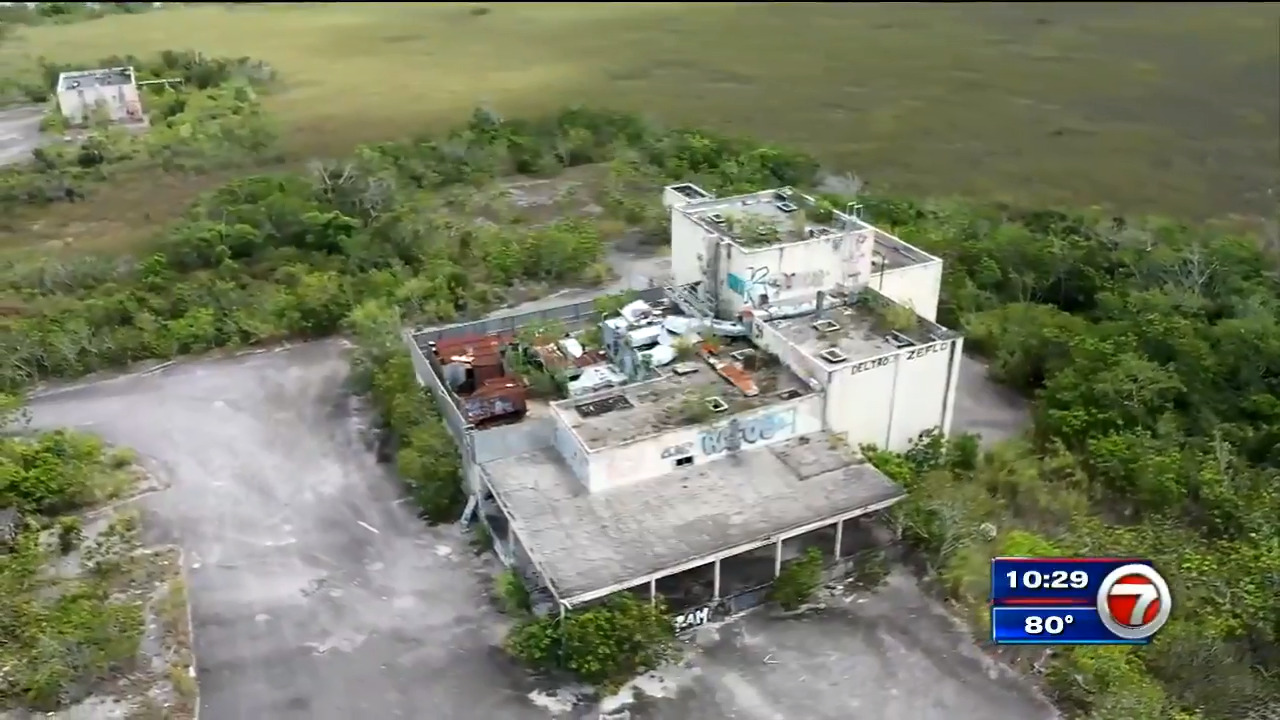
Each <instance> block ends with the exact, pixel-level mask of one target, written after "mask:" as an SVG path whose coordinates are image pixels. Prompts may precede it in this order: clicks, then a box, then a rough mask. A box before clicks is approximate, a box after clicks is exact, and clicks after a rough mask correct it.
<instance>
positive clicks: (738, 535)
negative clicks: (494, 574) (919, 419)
mask: <svg viewBox="0 0 1280 720" xmlns="http://www.w3.org/2000/svg"><path fill="white" fill-rule="evenodd" d="M481 468H482V470H483V471H484V473H485V475H486V476H487V478H488V481H489V484H490V487H491V489H492V490H493V492H494V494H495V495H496V496H497V498H498V501H499V503H501V505H502V507H503V508H504V509H505V510H506V512H507V514H508V517H509V519H510V520H511V524H512V527H513V528H514V529H515V531H516V534H517V535H519V537H520V540H521V542H522V543H523V544H524V547H525V549H526V550H527V551H528V552H529V555H530V557H531V558H532V559H533V561H534V562H535V563H536V564H537V565H538V566H539V567H540V568H541V569H542V571H543V572H544V573H545V574H546V575H547V577H546V578H544V579H545V580H546V581H547V582H548V583H549V584H550V585H551V587H552V589H553V590H555V592H556V594H557V595H559V597H560V598H561V599H563V600H565V601H569V602H572V601H573V599H574V598H575V597H577V596H579V595H582V594H584V593H590V592H593V591H598V590H601V589H604V588H608V587H610V586H615V585H623V584H630V583H634V582H636V581H637V580H639V579H641V578H644V577H645V576H646V575H650V574H653V573H658V572H661V571H663V570H665V569H667V568H670V567H673V566H675V565H678V564H680V563H683V562H687V561H689V560H693V559H697V558H702V557H706V556H709V555H712V554H715V553H718V552H722V551H727V550H731V549H732V548H735V547H738V546H743V545H747V544H750V543H753V542H760V541H763V540H766V539H767V538H770V537H772V536H775V535H778V534H782V533H785V532H787V531H788V530H791V529H793V528H798V527H801V526H804V525H807V524H810V523H815V522H820V521H823V520H827V519H830V520H832V521H834V520H835V519H837V518H840V517H848V516H851V515H855V514H861V513H864V512H871V511H874V510H877V509H880V508H882V507H886V506H887V505H890V504H892V503H894V502H897V501H898V500H900V499H901V498H902V497H904V496H905V494H906V493H905V492H904V491H903V489H902V488H901V487H899V486H898V485H897V484H896V483H894V482H893V481H892V480H890V479H889V478H888V477H886V476H885V475H884V474H883V473H881V472H880V471H879V470H877V469H875V468H874V467H873V466H871V465H870V464H868V463H866V462H865V461H863V460H861V459H860V458H856V457H854V456H853V454H852V451H851V450H849V449H848V448H847V447H846V446H844V445H843V444H841V443H838V442H835V441H834V440H833V439H831V438H830V437H828V436H826V435H825V434H817V435H807V436H801V437H797V438H792V439H790V440H786V441H783V442H780V443H777V444H775V445H771V446H768V447H766V448H762V449H758V450H748V451H743V452H738V453H732V454H730V455H728V456H726V457H725V458H723V459H720V460H715V461H713V462H709V463H704V464H700V465H693V466H690V467H687V468H681V469H679V470H677V471H675V472H672V473H670V474H668V475H664V476H662V477H659V478H654V479H652V480H648V481H645V482H641V483H635V484H632V485H627V486H623V487H620V488H616V489H613V490H606V491H604V492H597V493H588V492H587V491H586V490H585V489H584V488H583V487H582V484H581V483H580V482H579V481H578V480H577V479H576V478H574V476H573V473H572V472H571V471H570V470H569V468H568V467H567V466H566V465H565V463H564V460H563V459H562V458H561V457H560V456H559V454H558V453H557V452H556V451H555V449H554V448H545V449H541V450H535V451H533V452H528V453H525V454H523V455H516V456H514V457H509V458H503V459H501V460H495V461H493V462H489V463H484V464H482V465H481Z"/></svg>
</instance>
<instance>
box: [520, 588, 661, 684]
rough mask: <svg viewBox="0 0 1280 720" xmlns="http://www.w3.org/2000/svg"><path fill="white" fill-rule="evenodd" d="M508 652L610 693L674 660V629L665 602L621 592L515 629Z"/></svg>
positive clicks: (530, 620)
mask: <svg viewBox="0 0 1280 720" xmlns="http://www.w3.org/2000/svg"><path fill="white" fill-rule="evenodd" d="M506 648H507V650H508V651H509V652H510V653H511V654H512V655H513V656H515V657H516V658H518V659H519V660H521V661H522V662H524V663H525V664H527V665H529V666H530V667H532V668H535V669H539V670H548V671H562V672H567V673H569V674H571V675H573V676H575V677H577V678H578V679H580V680H582V681H584V682H587V683H591V684H593V685H596V686H598V687H601V688H603V689H606V690H607V689H613V688H616V687H617V686H618V685H620V684H622V683H623V682H626V681H627V680H629V679H630V678H632V677H634V676H635V675H637V674H639V673H642V672H645V671H646V670H651V669H653V668H655V667H658V666H659V665H661V664H662V663H664V662H666V661H667V660H669V659H670V658H671V657H672V655H673V653H674V651H675V629H674V626H673V625H672V624H671V618H669V617H668V616H667V612H666V607H665V606H664V605H663V604H662V603H656V604H651V603H649V602H646V601H642V600H639V599H637V598H636V597H635V596H633V595H631V594H629V593H621V594H618V595H615V596H613V597H612V598H610V599H609V600H608V601H607V602H605V603H604V604H602V605H596V606H593V607H589V608H583V609H581V610H574V611H571V612H569V613H567V614H566V615H565V616H564V618H563V619H561V617H560V616H558V615H549V616H547V617H542V618H529V619H527V620H525V621H524V622H522V623H520V624H519V625H517V626H516V627H515V628H513V629H512V631H511V633H510V634H509V635H508V636H507V639H506Z"/></svg>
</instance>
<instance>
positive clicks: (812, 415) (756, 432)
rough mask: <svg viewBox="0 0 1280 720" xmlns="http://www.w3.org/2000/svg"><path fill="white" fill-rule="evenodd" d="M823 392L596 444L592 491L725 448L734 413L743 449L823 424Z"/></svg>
mask: <svg viewBox="0 0 1280 720" xmlns="http://www.w3.org/2000/svg"><path fill="white" fill-rule="evenodd" d="M822 407H823V402H822V396H821V395H806V396H805V397H801V398H796V399H795V400H789V401H785V402H779V403H777V404H775V405H770V406H768V407H765V408H759V409H756V410H752V411H750V412H746V413H739V414H738V415H736V416H723V417H717V419H716V422H715V423H713V424H710V425H702V426H696V427H689V428H679V429H677V430H672V431H670V432H666V433H663V434H661V435H655V436H652V437H648V438H642V439H640V440H636V441H635V442H631V443H627V444H625V445H619V446H617V447H612V448H606V449H602V450H596V451H595V452H592V453H591V454H590V455H589V456H588V457H589V463H590V469H591V483H590V490H591V492H600V491H602V490H608V489H610V488H615V487H619V486H622V485H628V484H631V483H634V482H640V481H643V480H649V479H651V478H655V477H660V476H662V475H666V474H667V473H670V472H673V471H674V470H676V469H677V468H678V467H679V466H677V465H676V459H677V458H680V457H692V458H693V464H694V465H698V464H701V463H705V462H710V461H712V460H716V459H719V458H720V457H722V456H723V455H724V454H725V449H724V439H725V434H726V433H727V428H728V425H729V421H730V419H731V418H733V417H736V418H737V420H738V422H739V432H740V433H741V437H742V449H743V450H751V449H753V448H761V447H765V446H768V445H772V444H774V443H777V442H781V441H783V440H786V439H788V438H791V437H795V436H797V435H805V434H808V433H815V432H819V431H821V430H822V428H823V421H822Z"/></svg>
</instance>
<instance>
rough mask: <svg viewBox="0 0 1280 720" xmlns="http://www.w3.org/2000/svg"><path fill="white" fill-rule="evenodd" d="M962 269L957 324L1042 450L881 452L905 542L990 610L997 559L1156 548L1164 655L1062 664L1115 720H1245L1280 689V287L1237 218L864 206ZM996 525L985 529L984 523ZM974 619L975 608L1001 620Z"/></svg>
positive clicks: (1075, 686)
mask: <svg viewBox="0 0 1280 720" xmlns="http://www.w3.org/2000/svg"><path fill="white" fill-rule="evenodd" d="M868 206H869V209H870V210H871V212H872V214H873V216H874V217H875V219H876V220H878V221H879V222H881V223H883V224H885V225H888V226H890V227H893V228H895V229H897V230H898V231H899V232H900V233H901V234H902V235H903V237H904V238H905V239H907V240H908V241H910V242H913V243H915V244H918V245H920V246H921V247H924V248H926V249H928V250H931V251H933V252H935V253H938V254H940V255H941V256H943V257H944V258H945V259H946V262H947V269H948V272H947V276H946V280H945V292H944V295H945V299H944V307H943V309H942V315H943V318H944V319H945V320H947V321H948V322H951V323H953V324H957V325H959V326H962V327H964V328H965V330H966V331H967V333H968V334H969V338H970V342H971V344H972V346H974V347H976V348H977V349H979V350H980V351H982V352H983V353H984V354H986V355H987V356H988V357H990V358H991V360H992V368H993V371H994V372H995V374H996V375H997V377H999V378H1000V379H1002V380H1004V381H1005V382H1007V383H1009V384H1010V385H1012V386H1014V387H1017V388H1019V389H1021V390H1023V391H1025V392H1027V393H1029V394H1032V395H1033V396H1034V397H1035V399H1036V403H1035V409H1036V412H1035V427H1034V431H1033V433H1032V435H1031V437H1030V438H1029V439H1028V440H1027V441H1026V442H1025V443H1019V444H1013V445H1011V446H1009V447H1005V448H1003V449H1001V450H1000V451H998V452H995V453H991V454H989V455H987V456H983V457H979V456H978V455H977V454H976V453H975V452H974V451H973V447H974V446H973V444H972V443H965V442H959V443H953V444H952V446H951V447H947V446H946V444H944V443H941V442H940V441H937V440H936V439H935V440H932V441H929V442H925V443H923V444H922V445H921V446H920V447H919V448H917V450H915V451H913V452H911V453H908V454H907V455H906V457H905V458H884V457H882V458H881V460H882V462H884V463H887V467H891V468H894V469H895V470H896V471H897V474H898V475H899V477H900V478H902V479H903V480H904V481H905V482H907V483H908V484H909V486H910V487H911V488H912V490H913V493H912V496H911V498H910V500H909V502H908V503H907V505H906V506H905V507H903V508H902V509H901V513H900V517H899V520H900V522H901V523H902V525H901V527H902V530H903V533H904V535H905V536H906V537H907V538H908V539H909V540H910V541H911V542H913V543H914V544H915V545H916V546H918V547H920V548H921V549H922V550H924V551H925V553H926V554H927V555H928V557H929V558H930V560H931V561H932V564H933V566H934V567H935V568H936V569H937V570H938V571H939V572H940V573H941V574H942V576H943V577H944V578H945V579H946V580H947V583H948V587H949V588H950V590H951V592H952V593H953V594H954V595H955V596H956V597H957V598H958V599H961V600H963V601H965V602H967V603H969V604H970V606H971V607H973V608H979V607H985V599H986V597H987V591H988V588H987V580H986V579H985V578H984V577H982V573H984V572H986V571H985V568H986V563H987V561H988V560H989V558H990V557H992V556H994V555H999V554H1004V555H1019V554H1023V555H1072V554H1080V555H1088V554H1096V555H1131V556H1137V557H1142V556H1145V557H1150V558H1152V559H1154V560H1156V562H1157V563H1158V564H1159V567H1160V568H1161V570H1162V571H1163V572H1164V573H1165V574H1166V576H1167V577H1169V578H1171V583H1172V587H1173V591H1174V594H1175V598H1176V599H1177V601H1178V605H1177V606H1176V609H1175V611H1174V616H1173V620H1172V622H1171V623H1170V625H1169V626H1168V627H1167V628H1166V630H1164V631H1163V633H1162V635H1161V636H1159V638H1158V640H1157V642H1156V643H1155V645H1154V646H1153V647H1151V648H1147V649H1141V650H1138V649H1127V648H1073V649H1071V650H1067V651H1064V652H1062V653H1060V654H1058V656H1057V657H1056V658H1055V663H1054V664H1053V666H1052V668H1051V669H1050V671H1049V680H1050V685H1051V687H1052V689H1053V690H1054V691H1055V693H1056V694H1057V697H1058V699H1059V700H1060V701H1061V703H1062V704H1063V705H1064V706H1065V707H1067V708H1069V709H1073V710H1078V711H1079V712H1080V713H1081V714H1084V715H1090V714H1092V716H1096V717H1099V718H1112V717H1115V718H1121V717H1126V718H1134V719H1135V720H1137V719H1141V718H1151V719H1152V720H1155V719H1156V718H1194V717H1200V718H1243V717H1254V716H1258V717H1261V715H1249V714H1248V713H1250V712H1253V713H1261V712H1262V711H1263V709H1264V708H1267V707H1271V708H1274V707H1275V705H1274V703H1276V702H1280V682H1278V681H1277V679H1276V676H1275V673H1276V672H1277V671H1278V670H1280V454H1278V453H1277V449H1278V448H1280V444H1278V443H1277V440H1280V437H1278V436H1277V432H1280V325H1277V319H1278V318H1280V281H1278V280H1277V275H1276V272H1275V264H1274V258H1272V257H1268V256H1267V255H1266V254H1265V253H1264V252H1263V251H1262V250H1260V248H1259V245H1258V243H1257V241H1256V239H1254V238H1251V237H1248V236H1244V235H1238V234H1234V233H1232V232H1230V231H1227V230H1225V229H1223V228H1214V227H1192V226H1188V225H1185V224H1182V223H1178V222H1174V221H1169V220H1161V219H1124V218H1118V217H1111V216H1108V215H1103V214H1101V213H1061V212H1052V211H1037V212H1025V211H1019V210H1013V209H1009V208H1000V207H982V206H976V205H974V204H971V203H958V202H942V203H930V204H918V203H910V202H902V201H881V202H875V201H872V202H870V203H868ZM984 524H985V525H987V526H988V527H995V528H997V530H996V534H995V535H994V537H986V536H984V534H983V533H982V532H980V530H979V529H980V528H982V527H983V526H984ZM984 618H985V616H984V615H983V614H982V613H981V611H978V614H977V615H975V620H977V621H979V622H985V619H984Z"/></svg>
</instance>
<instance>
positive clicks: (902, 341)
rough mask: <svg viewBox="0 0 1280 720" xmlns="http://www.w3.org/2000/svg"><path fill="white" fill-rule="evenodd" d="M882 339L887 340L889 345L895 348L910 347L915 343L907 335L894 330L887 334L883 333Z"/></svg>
mask: <svg viewBox="0 0 1280 720" xmlns="http://www.w3.org/2000/svg"><path fill="white" fill-rule="evenodd" d="M884 339H885V340H886V341H888V343H889V344H890V345H892V346H894V347H896V348H904V347H911V346H912V345H915V344H916V341H915V340H912V339H911V338H909V337H907V336H906V335H903V334H902V333H900V332H898V331H896V330H895V331H893V332H891V333H889V334H888V335H885V336H884Z"/></svg>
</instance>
